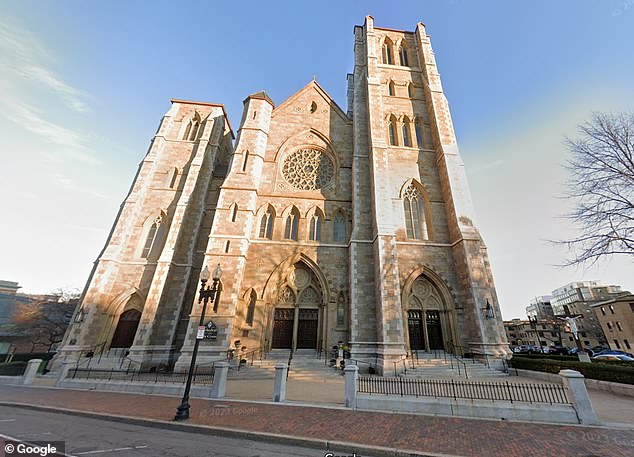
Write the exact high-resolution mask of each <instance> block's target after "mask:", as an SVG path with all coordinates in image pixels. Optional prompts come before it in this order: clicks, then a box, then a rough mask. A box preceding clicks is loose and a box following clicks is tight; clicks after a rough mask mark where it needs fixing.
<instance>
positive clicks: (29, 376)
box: [22, 359, 42, 385]
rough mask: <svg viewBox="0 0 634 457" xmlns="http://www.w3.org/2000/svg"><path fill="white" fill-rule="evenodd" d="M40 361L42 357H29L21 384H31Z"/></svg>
mask: <svg viewBox="0 0 634 457" xmlns="http://www.w3.org/2000/svg"><path fill="white" fill-rule="evenodd" d="M41 363H42V359H31V360H29V361H28V363H27V364H26V369H25V370H24V374H23V375H22V384H25V385H26V384H33V380H34V379H35V375H36V374H37V370H38V368H40V364H41Z"/></svg>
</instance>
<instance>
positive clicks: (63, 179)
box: [53, 173, 110, 200]
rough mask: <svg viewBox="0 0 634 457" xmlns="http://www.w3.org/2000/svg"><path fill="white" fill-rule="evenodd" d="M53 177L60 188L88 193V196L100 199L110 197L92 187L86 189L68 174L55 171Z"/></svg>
mask: <svg viewBox="0 0 634 457" xmlns="http://www.w3.org/2000/svg"><path fill="white" fill-rule="evenodd" d="M53 178H54V179H55V181H56V182H57V184H59V186H60V187H61V188H63V189H65V190H67V191H70V192H79V193H81V194H83V195H88V196H90V197H93V198H98V199H100V200H110V198H109V197H108V196H107V195H105V194H102V193H101V192H96V191H94V190H92V189H86V188H83V187H81V186H79V185H78V184H77V183H76V182H75V181H74V180H73V179H72V178H69V177H68V176H66V175H64V174H61V173H56V174H55V175H53Z"/></svg>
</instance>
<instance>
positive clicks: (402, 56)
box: [398, 44, 409, 67]
mask: <svg viewBox="0 0 634 457" xmlns="http://www.w3.org/2000/svg"><path fill="white" fill-rule="evenodd" d="M398 57H399V60H400V63H401V65H402V66H404V67H409V56H408V55H407V46H405V44H401V46H400V47H399V48H398Z"/></svg>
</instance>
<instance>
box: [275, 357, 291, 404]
mask: <svg viewBox="0 0 634 457" xmlns="http://www.w3.org/2000/svg"><path fill="white" fill-rule="evenodd" d="M287 370H288V365H287V364H285V363H278V364H277V365H275V387H274V388H273V401H275V402H282V401H284V400H286V373H287Z"/></svg>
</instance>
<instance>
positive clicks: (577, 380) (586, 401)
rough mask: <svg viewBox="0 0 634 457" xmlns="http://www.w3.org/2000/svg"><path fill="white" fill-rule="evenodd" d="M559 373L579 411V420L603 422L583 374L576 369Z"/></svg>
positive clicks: (586, 422) (588, 422)
mask: <svg viewBox="0 0 634 457" xmlns="http://www.w3.org/2000/svg"><path fill="white" fill-rule="evenodd" d="M559 375H560V376H561V380H562V382H563V385H564V389H566V395H567V397H568V399H569V400H570V401H571V402H572V405H573V406H574V408H575V410H576V411H577V416H578V417H579V422H580V423H582V424H584V425H600V424H601V422H600V421H599V418H598V417H597V413H595V412H594V408H593V407H592V402H591V401H590V397H589V396H588V391H587V390H586V384H585V381H584V377H583V375H582V374H581V373H579V372H578V371H575V370H561V371H560V372H559Z"/></svg>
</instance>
